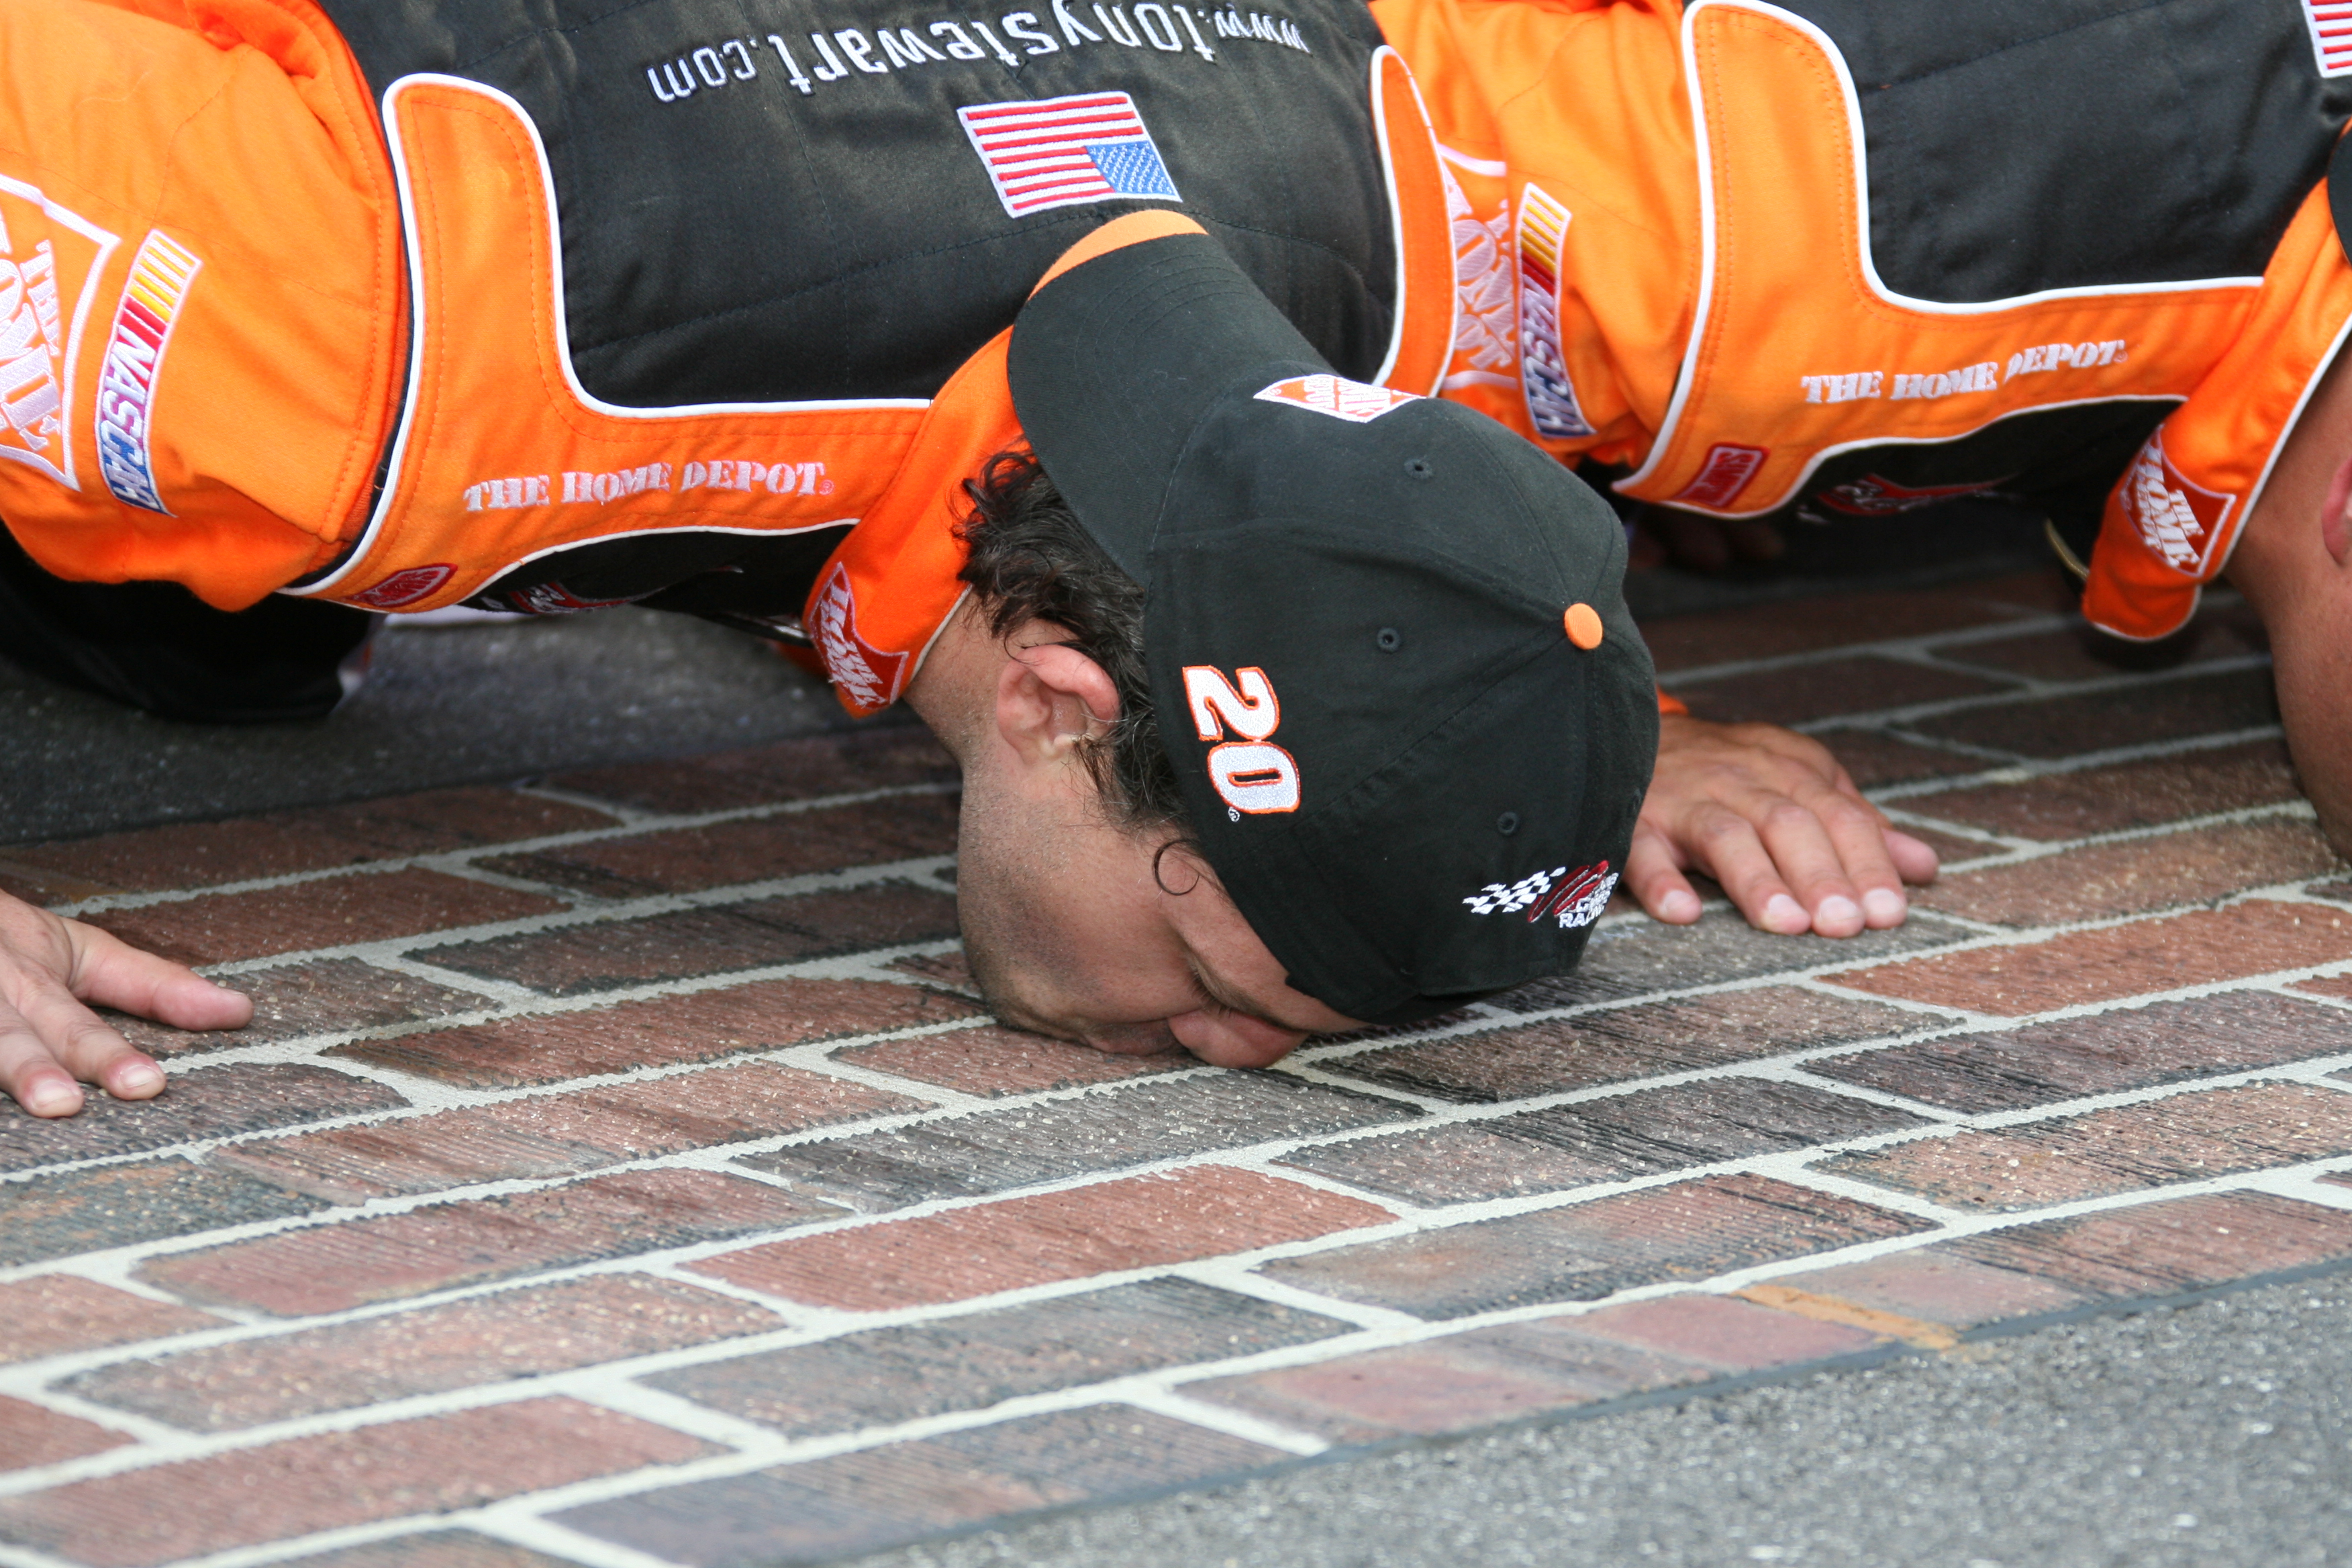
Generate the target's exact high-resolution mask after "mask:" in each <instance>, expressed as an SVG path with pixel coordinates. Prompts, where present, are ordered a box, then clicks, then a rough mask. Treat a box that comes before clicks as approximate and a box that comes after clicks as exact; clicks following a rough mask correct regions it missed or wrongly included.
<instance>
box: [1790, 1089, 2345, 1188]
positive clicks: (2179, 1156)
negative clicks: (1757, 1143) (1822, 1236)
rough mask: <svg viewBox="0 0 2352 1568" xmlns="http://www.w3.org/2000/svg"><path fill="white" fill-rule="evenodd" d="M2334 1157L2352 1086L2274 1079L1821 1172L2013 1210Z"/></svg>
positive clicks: (1852, 1157) (1891, 1151)
mask: <svg viewBox="0 0 2352 1568" xmlns="http://www.w3.org/2000/svg"><path fill="white" fill-rule="evenodd" d="M2331 1154H2352V1094H2342V1093H2338V1092H2336V1091H2335V1090H2332V1089H2309V1088H2305V1087H2304V1086H2302V1085H2299V1084H2277V1083H2265V1084H2250V1085H2247V1086H2246V1087H2244V1088H2242V1089H2214V1090H2212V1091H2210V1092H2209V1093H2204V1094H2180V1095H2174V1096H2172V1097H2171V1098H2170V1099H2167V1100H2149V1101H2145V1102H2143V1103H2141V1104H2138V1105H2126V1106H2117V1107H2115V1108H2113V1109H2110V1110H2097V1111H2093V1112H2091V1113H2090V1114H2088V1115H2086V1116H2070V1117H2066V1118H2064V1119H2063V1120H2061V1121H2041V1122H2034V1123H2032V1124H2030V1125H2027V1126H2022V1127H2010V1128H2004V1129H2002V1130H2000V1131H1995V1132H1974V1131H1963V1132H1958V1133H1955V1134H1954V1135H1953V1136H1951V1137H1949V1138H1927V1139H1922V1140H1920V1141H1919V1142H1915V1143H1898V1144H1896V1145H1895V1146H1894V1147H1892V1148H1888V1149H1880V1150H1874V1151H1872V1152H1866V1153H1857V1154H1844V1155H1841V1156H1839V1157H1838V1158H1836V1159H1833V1160H1828V1161H1824V1162H1822V1163H1821V1164H1820V1168H1821V1169H1822V1170H1825V1171H1829V1172H1832V1173H1835V1174H1837V1175H1841V1176H1853V1177H1857V1178H1859V1179H1860V1180H1863V1181H1865V1182H1875V1183H1877V1184H1880V1185H1882V1186H1888V1187H1899V1188H1901V1189H1902V1190H1904V1191H1906V1192H1913V1193H1918V1194H1921V1195H1922V1196H1925V1197H1929V1198H1933V1199H1934V1200H1935V1201H1936V1202H1937V1203H1940V1204H1948V1205H1952V1206H1953V1207H1956V1208H1969V1209H1991V1210H2013V1209H2029V1208H2041V1207H2042V1206H2044V1205H2049V1204H2058V1203H2067V1202H2071V1201H2073V1200H2075V1199H2078V1198H2092V1197H2100V1196H2103V1195H2105V1194H2108V1193H2125V1192H2131V1191H2134V1190H2136V1189H2137V1188H2141V1187H2153V1186H2159V1185H2162V1184H2166V1183H2169V1182H2193V1181H2200V1180H2202V1179H2203V1178H2205V1177H2208V1176H2225V1175H2229V1174H2231V1173H2235V1172H2239V1171H2261V1170H2267V1169H2269V1168H2270V1167H2272V1166H2274V1165H2299V1164H2302V1163H2305V1161H2309V1160H2319V1159H2325V1158H2326V1157H2327V1156H2328V1155H2331Z"/></svg>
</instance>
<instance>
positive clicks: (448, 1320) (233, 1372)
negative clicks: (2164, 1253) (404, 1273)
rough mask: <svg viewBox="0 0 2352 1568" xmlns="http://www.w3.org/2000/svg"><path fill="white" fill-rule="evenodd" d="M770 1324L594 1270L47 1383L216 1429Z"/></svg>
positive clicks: (719, 1304)
mask: <svg viewBox="0 0 2352 1568" xmlns="http://www.w3.org/2000/svg"><path fill="white" fill-rule="evenodd" d="M784 1326H785V1325H784V1322H783V1320H782V1319H781V1318H779V1317H777V1316H776V1315H775V1314H774V1313H773V1312H771V1311H768V1310H766V1309H764V1308H761V1307H756V1306H753V1305H751V1303H749V1302H747V1301H739V1300H734V1299H732V1298H730V1297H726V1296H720V1295H717V1294H715V1293H713V1292H711V1291H709V1290H701V1289H696V1288H695V1287H693V1286H691V1285H681V1284H679V1283H677V1282H676V1281H675V1280H669V1279H645V1278H642V1277H639V1276H634V1275H625V1274H606V1275H594V1276H591V1277H590V1278H588V1279H575V1280H572V1281H569V1282H567V1283H564V1284H560V1285H543V1286H539V1287H535V1288H528V1289H514V1290H501V1291H498V1292H496V1293H494V1294H491V1295H488V1296H472V1297H468V1298H467V1299H466V1300H460V1301H452V1302H448V1303H446V1304H445V1305H442V1306H438V1307H424V1308H419V1309H417V1310H414V1311H407V1312H394V1313H390V1314H388V1315H386V1316H383V1317H378V1318H367V1319H363V1320H362V1321H358V1322H352V1323H341V1324H337V1325H335V1326H333V1327H330V1328H322V1329H306V1330H303V1331H299V1332H297V1333H290V1334H278V1335H276V1336H273V1337H271V1338H268V1339H257V1340H242V1341H238V1342H233V1343H229V1344H222V1345H214V1346H210V1347H207V1348H205V1349H202V1350H194V1351H184V1352H181V1353H179V1354H177V1355H166V1356H163V1357H160V1358H152V1359H148V1358H142V1359H140V1360H136V1361H121V1362H117V1363H114V1364H112V1365H110V1366H104V1367H99V1368H96V1369H94V1370H92V1371H89V1372H86V1373H81V1374H79V1376H76V1377H72V1378H69V1379H68V1380H66V1382H65V1383H64V1384H61V1386H62V1387H64V1388H65V1389H67V1390H68V1391H69V1392H71V1393H73V1394H79V1395H80V1396H81V1397H83V1398H85V1399H89V1400H93V1401H95V1402H97V1403H98V1404H100V1405H115V1406H118V1407H120V1408H121V1409H124V1410H134V1411H137V1412H138V1413H139V1414H141V1415H149V1416H152V1417H153V1418H155V1419H156V1420H158V1421H165V1422H169V1423H171V1424H172V1425H173V1426H184V1427H187V1428H189V1429H191V1430H194V1431H200V1432H203V1431H212V1432H219V1431H230V1430H234V1429H236V1428H237V1427H242V1426H259V1425H261V1424H262V1423H264V1422H268V1421H288V1420H292V1419H295V1418H297V1417H299V1416H304V1415H321V1414H323V1413H325V1412H327V1411H331V1410H349V1409H353V1408H356V1407H357V1406H360V1405H375V1404H380V1403H382V1402H383V1401H384V1400H388V1399H403V1398H407V1397H409V1396H411V1395H414V1394H437V1393H441V1392H443V1391H445V1390H448V1389H453V1388H472V1387H478V1386H480V1385H483V1384H496V1383H505V1382H508V1381H509V1380H511V1379H514V1378H520V1377H539V1376H543V1375H545V1374H546V1373H551V1372H562V1371H566V1370H568V1369H570V1368H572V1367H577V1366H593V1365H595V1364H596V1363H601V1362H608V1361H621V1360H625V1359H626V1358H628V1357H631V1356H640V1355H649V1354H651V1353H653V1352H656V1351H667V1350H677V1349H679V1348H681V1347H683V1346H687V1345H698V1344H706V1343H709V1342H711V1341H713V1340H724V1339H733V1338H737V1337H739V1336H740V1335H743V1334H757V1333H764V1332H766V1331H770V1330H772V1329H780V1328H782V1327H784ZM727 1364H730V1365H732V1364H738V1363H727Z"/></svg>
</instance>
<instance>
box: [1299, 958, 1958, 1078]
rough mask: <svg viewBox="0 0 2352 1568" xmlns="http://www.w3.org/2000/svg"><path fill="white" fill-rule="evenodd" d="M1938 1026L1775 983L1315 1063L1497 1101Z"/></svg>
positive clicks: (1873, 1005)
mask: <svg viewBox="0 0 2352 1568" xmlns="http://www.w3.org/2000/svg"><path fill="white" fill-rule="evenodd" d="M1529 989H1532V988H1529ZM1516 996H1517V994H1516V993H1515V994H1514V998H1516ZM1506 1000H1507V1003H1508V1004H1509V1005H1519V1004H1518V1003H1517V1001H1516V1000H1514V999H1511V998H1507V999H1506ZM1937 1022H1938V1020H1937V1018H1936V1017H1935V1016H1922V1015H1920V1014H1917V1013H1910V1012H1906V1011H1904V1010H1902V1009H1900V1008H1895V1007H1887V1006H1883V1005H1879V1004H1877V1003H1874V1002H1850V1001H1847V1000H1845V999H1844V998H1843V997H1838V996H1825V995H1823V994H1821V993H1819V992H1815V991H1801V990H1797V989H1795V988H1794V987H1790V986H1779V985H1775V986H1766V987H1763V988H1761V989H1759V990H1755V991H1728V992H1723V993H1720V994H1717V995H1713V996H1694V997H1691V998H1690V999H1688V1000H1687V1001H1682V1002H1656V1003H1650V1004H1647V1005H1642V1006H1636V1007H1613V1008H1611V1009H1609V1010H1608V1011H1606V1012H1601V1013H1585V1014H1581V1015H1579V1016H1576V1017H1573V1018H1562V1019H1558V1020H1556V1021H1553V1022H1550V1023H1544V1024H1531V1025H1527V1026H1522V1027H1519V1028H1507V1029H1490V1030H1486V1031H1484V1032H1482V1033H1479V1034H1473V1035H1457V1036H1454V1037H1452V1038H1450V1039H1444V1040H1436V1041H1432V1042H1430V1043H1428V1044H1425V1045H1405V1046H1394V1047H1390V1048H1388V1049H1386V1050H1380V1051H1367V1052H1364V1053H1363V1054H1361V1055H1360V1056H1353V1057H1344V1058H1339V1060H1336V1061H1328V1062H1323V1063H1319V1064H1318V1066H1320V1067H1321V1068H1323V1069H1324V1070H1325V1071H1327V1072H1331V1073H1336V1074H1339V1075H1342V1076H1345V1077H1348V1078H1354V1079H1363V1080H1364V1081H1366V1082H1369V1083H1374V1084H1384V1085H1387V1086H1389V1087H1391V1088H1394V1089H1406V1090H1409V1091H1411V1092H1412V1093H1414V1094H1425V1095H1430V1096H1433V1097H1434V1098H1436V1099H1439V1100H1463V1101H1473V1102H1492V1101H1496V1100H1520V1099H1524V1098H1526V1097H1527V1096H1529V1095H1536V1094H1556V1093H1558V1092H1559V1091H1560V1090H1562V1089H1589V1088H1591V1087H1592V1086H1594V1085H1596V1084H1603V1083H1614V1082H1616V1081H1618V1080H1620V1079H1629V1078H1646V1077H1649V1076H1651V1075H1652V1074H1655V1073H1669V1072H1686V1071H1689V1070H1690V1069H1692V1068H1707V1067H1720V1066H1722V1065H1724V1064H1726V1063H1727V1062H1735V1061H1748V1060H1753V1059H1754V1058H1759V1057H1774V1056H1780V1055H1783V1054H1784V1053H1787V1052H1790V1051H1801V1050H1809V1049H1811V1048H1813V1047H1821V1046H1840V1045H1848V1044H1853V1043H1855V1042H1858V1041H1862V1040H1870V1039H1877V1038H1880V1037H1885V1036H1891V1035H1900V1034H1909V1033H1912V1032H1915V1031H1917V1030H1919V1029H1922V1028H1930V1027H1933V1026H1935V1025H1936V1024H1937Z"/></svg>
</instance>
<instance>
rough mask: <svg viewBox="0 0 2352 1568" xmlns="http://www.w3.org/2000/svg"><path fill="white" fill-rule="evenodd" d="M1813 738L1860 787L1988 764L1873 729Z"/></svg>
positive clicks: (1935, 776)
mask: <svg viewBox="0 0 2352 1568" xmlns="http://www.w3.org/2000/svg"><path fill="white" fill-rule="evenodd" d="M1814 739H1815V740H1818V741H1819V742H1821V743H1822V745H1824V746H1827V747H1828V748H1829V749H1830V753H1831V755H1832V756H1834V757H1836V758H1837V760H1838V763H1839V764H1840V765H1841V766H1842V767H1843V768H1844V769H1845V771H1846V772H1847V773H1849V774H1851V775H1852V776H1853V782H1854V783H1855V784H1857V785H1859V786H1861V787H1862V788H1864V789H1876V788H1878V787H1879V786H1880V785H1882V784H1910V783H1912V782H1913V781H1914V780H1917V779H1940V778H1955V777H1958V776H1959V775H1962V774H1965V773H1982V772H1983V771H1984V770H1985V768H1986V767H1987V766H1988V765H1989V764H1988V763H1986V762H1985V760H1984V759H1983V758H1982V757H1972V756H1969V754H1967V753H1966V752H1947V751H1942V750H1939V749H1937V748H1935V747H1931V746H1922V745H1918V744H1916V743H1915V742H1910V741H1898V740H1896V739H1895V737H1894V736H1892V735H1884V734H1881V733H1879V732H1878V731H1875V730H1832V731H1827V732H1825V733H1822V734H1820V735H1816V736H1815V737H1814Z"/></svg>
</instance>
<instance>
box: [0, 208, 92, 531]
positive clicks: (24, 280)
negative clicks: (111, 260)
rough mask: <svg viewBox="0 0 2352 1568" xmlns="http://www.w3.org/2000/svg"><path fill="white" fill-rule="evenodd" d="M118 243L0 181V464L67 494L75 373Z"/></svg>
mask: <svg viewBox="0 0 2352 1568" xmlns="http://www.w3.org/2000/svg"><path fill="white" fill-rule="evenodd" d="M120 243H121V241H120V240H118V239H117V238H116V237H115V236H113V235H111V234H109V233H108V232H107V231H106V230H104V229H102V228H100V227H99V226H97V225H95V224H93V223H90V222H89V221H87V220H86V219H84V218H82V217H80V216H77V215H76V214H74V213H72V212H69V211H68V210H67V209H66V208H64V207H62V206H59V205H58V204H57V203H55V202H53V201H51V200H49V199H48V198H47V196H46V195H43V194H42V193H41V191H40V189H39V187H37V186H35V185H28V184H23V183H22V182H20V181H16V180H11V179H7V178H5V177H0V459H5V460H6V461H9V462H14V463H22V464H24V465H25V466H26V468H31V469H32V470H34V471H35V472H36V473H38V474H42V475H44V476H46V477H47V478H49V479H55V480H56V481H57V482H58V484H61V485H63V486H65V488H66V489H69V490H79V489H81V482H80V480H79V478H77V476H76V475H75V473H74V458H73V422H72V416H71V414H70V410H71V408H72V406H73V374H74V371H73V367H74V363H75V362H76V361H77V360H78V359H79V357H80V348H81V334H82V324H83V322H84V321H85V320H86V319H87V318H88V316H89V309H90V303H91V298H92V296H93V295H95V294H96V293H97V291H98V283H99V277H100V274H101V273H103V272H104V271H105V270H106V261H107V258H108V257H110V256H111V255H112V254H113V253H114V247H115V246H116V245H118V244H120Z"/></svg>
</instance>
